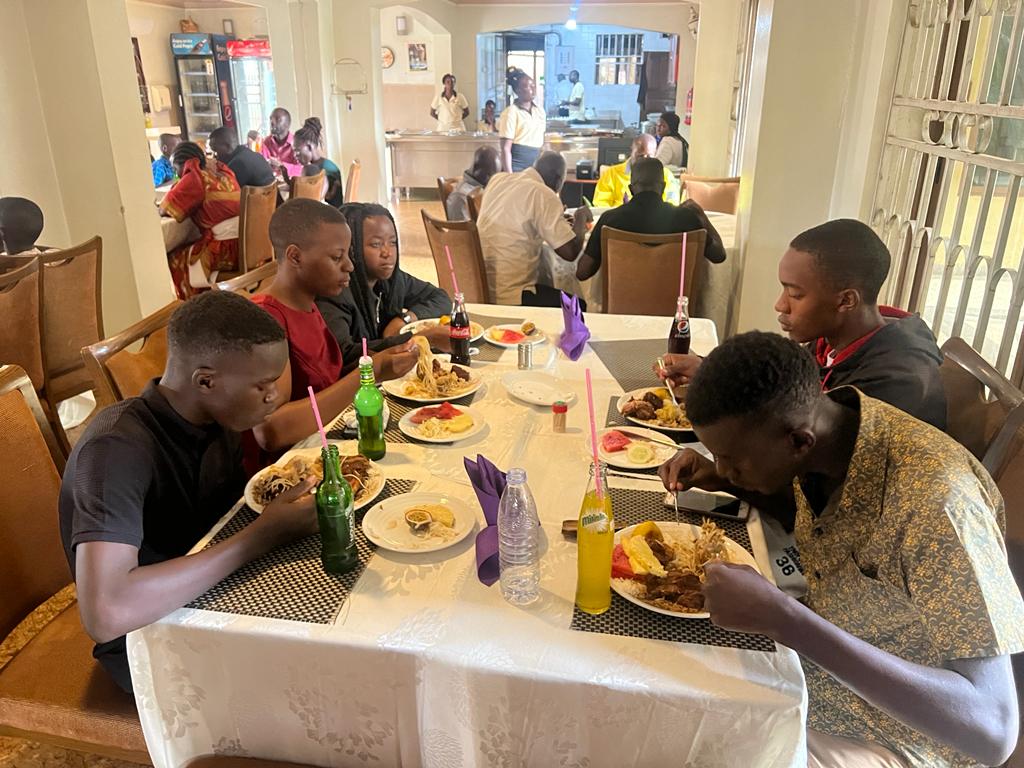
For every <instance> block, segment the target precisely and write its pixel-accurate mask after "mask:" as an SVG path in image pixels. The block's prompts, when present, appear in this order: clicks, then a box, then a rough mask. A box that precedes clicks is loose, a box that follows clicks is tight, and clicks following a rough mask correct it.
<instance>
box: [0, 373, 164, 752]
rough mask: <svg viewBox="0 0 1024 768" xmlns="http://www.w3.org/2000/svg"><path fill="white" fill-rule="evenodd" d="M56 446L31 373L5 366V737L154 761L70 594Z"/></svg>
mask: <svg viewBox="0 0 1024 768" xmlns="http://www.w3.org/2000/svg"><path fill="white" fill-rule="evenodd" d="M56 445H57V441H56V438H55V437H54V436H53V435H52V434H49V424H48V422H47V420H46V418H45V417H44V416H43V414H42V409H41V407H40V404H39V401H38V400H37V399H36V396H35V391H34V388H33V386H32V384H31V382H30V380H29V379H28V377H27V376H26V375H25V372H24V371H23V370H21V369H20V368H18V367H17V366H5V367H3V368H0V462H2V463H3V466H4V467H6V468H7V470H8V471H7V472H6V473H5V481H4V482H3V483H0V594H3V596H4V597H3V600H0V638H5V639H4V640H3V642H2V644H0V656H2V658H3V659H9V660H7V661H6V663H4V662H3V661H0V735H3V736H13V737H16V738H23V739H29V740H31V741H42V742H47V743H50V744H55V745H57V746H61V747H67V748H70V749H75V750H79V751H82V752H87V753H92V754H99V755H104V756H106V757H111V758H115V759H121V760H131V761H132V762H136V763H148V762H149V753H148V751H147V750H146V741H145V739H144V738H143V735H142V726H141V725H140V724H139V717H138V714H137V712H136V709H135V699H134V698H133V697H132V696H131V695H130V694H127V693H125V692H124V691H122V690H121V689H120V688H118V687H117V686H116V685H115V684H114V681H113V680H112V679H111V678H110V676H109V675H108V674H107V673H106V671H104V670H103V669H101V668H100V666H99V664H98V663H97V662H96V661H95V660H94V659H93V658H92V647H93V641H92V640H91V639H90V638H89V636H88V635H86V633H85V630H84V629H83V628H82V623H81V620H80V619H79V616H78V607H77V605H76V604H75V600H74V592H73V590H72V588H71V587H70V586H69V582H70V580H71V574H70V572H69V570H68V564H67V559H66V557H65V555H64V548H63V546H62V544H61V540H60V534H59V531H58V516H57V500H58V497H59V494H60V471H61V470H62V469H63V457H62V456H61V455H60V452H59V450H56V451H55V447H56ZM27 512H31V514H26V513H27Z"/></svg>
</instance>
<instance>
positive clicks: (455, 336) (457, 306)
mask: <svg viewBox="0 0 1024 768" xmlns="http://www.w3.org/2000/svg"><path fill="white" fill-rule="evenodd" d="M448 328H449V333H448V338H449V339H450V340H451V345H452V363H454V364H456V365H469V337H470V331H469V313H468V312H467V311H466V301H465V298H464V297H463V295H462V294H461V293H456V294H455V301H454V302H452V319H451V324H450V325H449V326H448Z"/></svg>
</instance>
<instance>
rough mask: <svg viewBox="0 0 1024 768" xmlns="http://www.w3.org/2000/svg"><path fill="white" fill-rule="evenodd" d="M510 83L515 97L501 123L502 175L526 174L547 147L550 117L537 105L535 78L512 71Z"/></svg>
mask: <svg viewBox="0 0 1024 768" xmlns="http://www.w3.org/2000/svg"><path fill="white" fill-rule="evenodd" d="M507 81H508V84H509V86H510V87H511V88H512V90H513V91H514V92H515V94H516V98H515V101H513V102H512V103H511V104H509V105H508V106H507V107H506V108H505V111H504V112H502V113H501V118H499V120H498V138H499V141H500V144H501V167H502V170H503V171H511V172H513V173H515V172H516V171H525V170H526V169H527V168H529V167H530V166H532V165H533V163H534V161H535V160H536V159H537V157H538V156H539V155H540V149H541V147H542V146H544V131H545V128H546V126H547V121H548V118H547V115H546V114H545V113H544V108H543V107H541V106H540V105H539V104H535V103H534V101H533V99H534V97H535V96H536V95H537V86H536V84H535V83H534V82H533V78H532V77H530V76H529V75H528V74H526V73H525V72H523V70H521V69H511V70H509V73H508V76H507Z"/></svg>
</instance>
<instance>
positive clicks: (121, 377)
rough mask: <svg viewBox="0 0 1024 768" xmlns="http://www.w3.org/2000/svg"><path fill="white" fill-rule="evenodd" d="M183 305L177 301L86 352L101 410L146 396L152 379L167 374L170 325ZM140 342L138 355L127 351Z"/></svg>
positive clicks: (87, 364)
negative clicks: (136, 397)
mask: <svg viewBox="0 0 1024 768" xmlns="http://www.w3.org/2000/svg"><path fill="white" fill-rule="evenodd" d="M181 304H182V302H181V301H174V302H172V303H170V304H168V305H167V306H166V307H163V308H162V309H159V310H157V311H156V312H154V313H153V314H152V315H150V316H149V317H144V318H143V319H142V320H140V321H139V322H137V323H135V324H134V325H131V326H129V327H128V328H125V329H124V330H123V331H121V332H120V333H119V334H117V335H116V336H112V337H111V338H109V339H105V340H103V341H101V342H98V343H96V344H90V345H89V346H87V347H84V348H83V349H82V357H83V358H84V359H85V364H86V366H87V367H88V368H89V372H90V374H91V375H92V379H93V383H94V384H95V387H94V388H95V391H96V402H97V403H98V404H99V405H100V406H107V405H111V404H113V403H116V402H118V401H119V400H124V399H125V398H126V397H135V396H137V395H140V394H142V390H143V389H145V387H146V384H148V383H149V381H150V379H153V378H154V377H156V376H159V375H161V374H162V373H163V372H164V367H165V366H166V365H167V323H168V322H169V321H170V319H171V315H172V314H174V310H175V309H177V308H178V307H179V306H180V305H181ZM139 341H141V342H142V347H141V349H139V350H138V351H137V352H132V351H130V350H129V349H127V347H130V346H132V345H133V344H135V343H136V342H139Z"/></svg>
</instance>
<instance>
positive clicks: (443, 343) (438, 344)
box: [416, 325, 452, 352]
mask: <svg viewBox="0 0 1024 768" xmlns="http://www.w3.org/2000/svg"><path fill="white" fill-rule="evenodd" d="M416 335H417V336H423V337H424V338H426V340H427V341H428V342H430V348H431V349H440V350H441V351H442V352H451V351H452V336H451V329H450V328H449V327H448V326H447V325H435V326H434V327H433V328H426V329H425V330H422V331H420V332H419V333H417V334H416Z"/></svg>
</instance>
